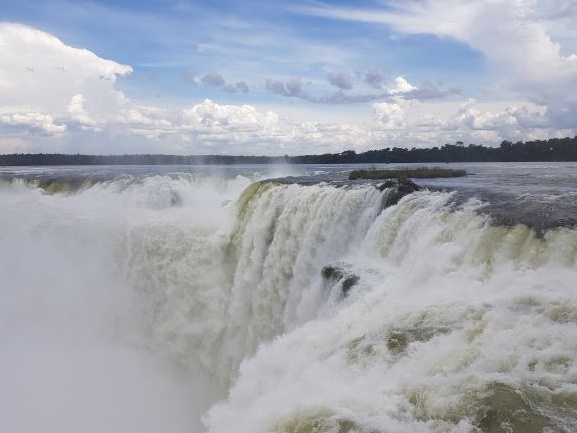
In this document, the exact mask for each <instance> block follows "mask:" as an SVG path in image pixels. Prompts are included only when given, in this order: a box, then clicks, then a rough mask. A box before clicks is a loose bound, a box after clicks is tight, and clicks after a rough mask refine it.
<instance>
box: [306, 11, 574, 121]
mask: <svg viewBox="0 0 577 433" xmlns="http://www.w3.org/2000/svg"><path fill="white" fill-rule="evenodd" d="M391 3H392V5H393V6H394V7H389V8H386V9H384V8H383V9H364V8H343V7H338V6H335V7H333V6H328V5H321V6H314V7H310V8H307V9H306V12H307V13H309V14H314V15H318V16H323V17H327V18H335V19H341V20H354V21H360V22H371V23H381V24H384V25H387V26H390V27H392V28H393V29H394V30H395V31H396V32H398V33H401V34H432V35H436V36H439V37H441V38H452V39H454V40H457V41H459V42H461V43H464V44H467V45H468V46H470V47H471V48H472V49H474V50H476V51H478V52H480V53H482V54H483V55H484V56H485V57H486V59H487V60H488V61H489V62H490V64H492V65H493V68H494V69H495V71H496V72H497V73H498V74H500V80H501V82H502V83H504V84H505V85H506V86H507V88H508V89H509V90H511V91H513V92H515V93H516V94H517V95H519V96H522V97H524V98H527V99H528V100H532V101H536V102H538V103H539V104H541V105H542V106H544V107H547V116H548V117H549V119H550V121H551V122H552V123H553V124H555V125H556V126H557V127H568V126H570V125H571V120H570V119H571V118H573V119H574V118H575V115H577V94H576V93H575V92H573V91H569V89H575V88H577V54H576V53H571V52H569V53H565V52H564V51H563V50H562V47H561V45H560V43H559V42H558V41H555V40H554V39H553V38H552V37H551V34H553V33H554V32H556V31H559V30H558V29H559V28H560V27H562V26H561V25H558V24H559V23H560V22H561V21H566V23H567V24H565V25H566V26H569V25H574V24H569V23H574V22H575V20H576V19H577V8H576V7H575V2H574V1H572V0H561V1H556V2H551V1H547V0H406V1H403V2H400V1H394V2H391ZM572 31H573V35H574V30H572ZM567 113H568V114H567Z"/></svg>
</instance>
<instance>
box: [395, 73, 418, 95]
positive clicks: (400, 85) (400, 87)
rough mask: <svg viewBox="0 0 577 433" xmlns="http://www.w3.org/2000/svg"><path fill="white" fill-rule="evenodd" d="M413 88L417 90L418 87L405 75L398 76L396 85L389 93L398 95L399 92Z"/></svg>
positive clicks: (405, 91)
mask: <svg viewBox="0 0 577 433" xmlns="http://www.w3.org/2000/svg"><path fill="white" fill-rule="evenodd" d="M413 90H417V87H415V86H413V85H412V84H411V83H409V82H408V81H407V80H405V79H404V78H403V77H401V76H398V77H397V78H395V87H392V88H391V89H389V93H390V94H391V95H397V94H399V93H408V92H411V91H413Z"/></svg>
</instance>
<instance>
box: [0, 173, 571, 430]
mask: <svg viewBox="0 0 577 433" xmlns="http://www.w3.org/2000/svg"><path fill="white" fill-rule="evenodd" d="M57 174H58V173H56V175H54V174H53V175H51V176H52V177H50V179H49V181H46V180H43V181H39V180H38V179H37V178H34V177H31V176H29V175H17V174H14V175H11V177H9V178H8V179H5V180H4V181H2V182H0V209H1V210H2V212H1V214H0V278H1V280H0V354H1V356H0V408H1V413H2V416H0V431H2V432H4V431H6V432H11V433H12V432H17V433H18V432H31V431H38V430H42V431H46V432H65V433H66V432H73V431H74V432H76V431H82V432H101V431H110V432H129V433H130V432H139V433H142V432H144V433H147V432H161V431H162V432H189V433H200V432H207V433H230V432H236V433H259V432H262V433H353V432H359V433H377V432H379V433H397V432H411V433H413V432H435V433H436V432H455V433H456V432H462V433H465V432H471V433H474V432H487V433H489V432H490V433H493V432H503V433H506V432H514V433H533V432H535V433H537V432H541V433H550V432H551V433H556V432H567V433H568V432H574V431H576V430H577V295H576V292H575V281H577V231H576V230H574V229H573V228H572V227H570V226H567V224H566V225H565V226H551V227H549V226H547V227H546V229H543V230H537V231H536V230H534V229H533V228H531V227H529V226H528V225H527V224H517V223H514V224H507V225H500V224H495V221H496V220H495V217H494V213H493V212H487V211H486V209H487V202H486V201H483V199H481V198H482V197H481V196H480V195H477V194H469V195H468V196H466V197H464V196H463V194H460V193H458V192H451V191H450V190H424V191H419V192H416V193H413V194H411V195H408V196H406V197H404V198H403V199H402V200H401V201H400V202H399V203H398V204H397V205H395V206H391V207H387V208H384V204H385V203H386V197H387V194H388V193H389V192H390V191H389V190H384V191H382V192H381V191H379V190H378V189H377V188H375V187H374V185H372V184H366V183H351V184H346V183H342V182H340V183H339V184H338V185H334V184H331V183H323V182H320V183H315V184H312V185H303V184H301V183H299V182H293V181H290V182H287V181H286V180H281V181H257V180H258V179H259V177H258V176H257V177H255V176H251V175H248V174H247V173H234V175H232V176H221V175H218V174H215V173H201V174H192V173H156V174H146V175H139V174H135V173H128V174H126V173H125V174H122V175H111V176H103V177H101V178H95V177H93V176H84V177H83V178H82V179H81V181H78V179H76V181H74V182H70V181H69V180H67V179H66V178H65V177H62V176H61V177H60V178H59V177H58V176H57ZM293 174H294V173H293ZM563 193H564V194H566V193H567V191H564V192H563ZM568 193H570V194H572V193H573V192H572V191H569V192H568ZM479 197H481V198H479ZM564 197H565V199H566V196H564ZM497 222H499V221H498V220H497Z"/></svg>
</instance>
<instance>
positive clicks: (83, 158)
mask: <svg viewBox="0 0 577 433" xmlns="http://www.w3.org/2000/svg"><path fill="white" fill-rule="evenodd" d="M530 161H577V136H575V137H573V138H570V137H566V138H551V139H549V140H534V141H526V142H522V141H518V142H516V143H513V142H511V141H507V140H505V141H502V142H501V144H500V145H499V146H498V147H488V146H483V145H477V144H469V145H465V144H464V143H463V142H461V141H458V142H456V143H455V144H445V145H443V146H441V147H431V148H416V147H413V148H412V149H407V148H403V147H393V148H390V147H389V148H384V149H379V150H369V151H367V152H362V153H356V152H355V151H354V150H346V151H344V152H341V153H325V154H322V155H300V156H287V155H285V156H280V157H270V156H229V155H204V156H199V155H188V156H182V155H157V154H146V155H81V154H59V153H36V154H30V153H28V154H24V153H19V154H4V155H0V166H17V165H21V166H24V165H196V164H210V165H230V164H279V163H289V164H354V163H374V164H376V163H411V162H414V163H429V162H431V163H432V162H435V163H438V162H530Z"/></svg>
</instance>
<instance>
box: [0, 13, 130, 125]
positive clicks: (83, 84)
mask: <svg viewBox="0 0 577 433" xmlns="http://www.w3.org/2000/svg"><path fill="white" fill-rule="evenodd" d="M131 72H132V68H131V67H130V66H127V65H122V64H119V63H117V62H114V61H111V60H106V59H102V58H100V57H98V56H96V55H95V54H94V53H92V52H90V51H88V50H85V49H79V48H74V47H70V46H67V45H65V44H64V43H62V42H61V41H60V40H59V39H57V38H55V37H54V36H52V35H50V34H48V33H45V32H42V31H40V30H36V29H33V28H31V27H28V26H24V25H21V24H13V23H0V107H1V110H2V120H1V122H2V123H3V124H8V125H12V126H15V127H20V128H22V130H23V131H24V132H28V133H31V134H44V135H50V134H57V133H62V132H64V131H65V130H66V126H65V124H63V123H62V121H65V120H66V119H67V118H70V119H71V120H72V121H74V122H77V123H80V124H82V125H85V126H94V125H95V122H94V120H93V119H92V118H90V117H89V116H88V114H87V109H88V107H87V106H86V103H87V101H90V104H89V108H90V110H91V111H93V112H95V113H98V114H100V115H102V116H103V118H105V117H107V113H111V112H114V110H115V104H116V102H117V100H118V93H119V92H117V91H116V90H115V89H114V84H115V82H116V79H117V77H118V76H126V75H129V74H130V73H131ZM108 117H110V116H108ZM55 119H59V120H58V121H57V120H55ZM60 119H62V121H60Z"/></svg>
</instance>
